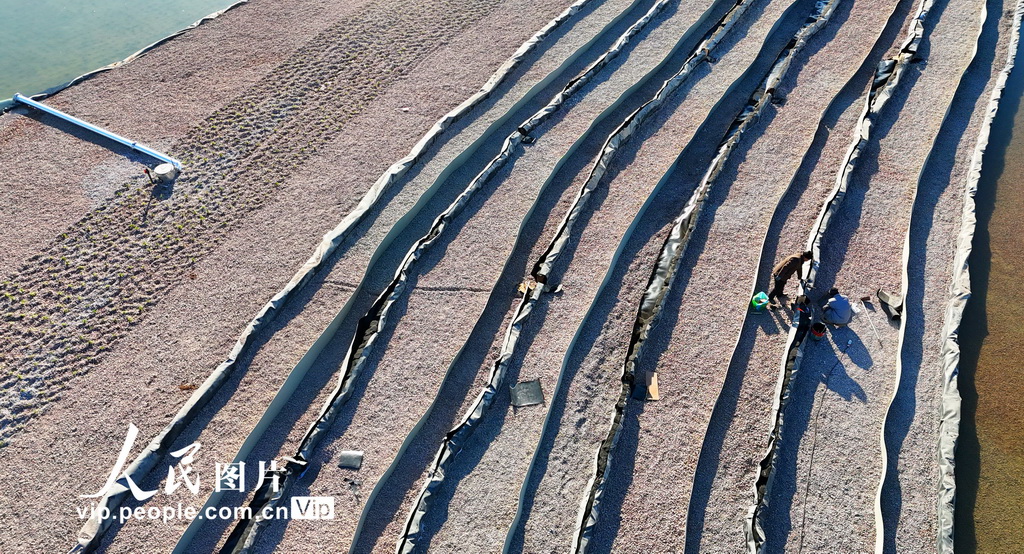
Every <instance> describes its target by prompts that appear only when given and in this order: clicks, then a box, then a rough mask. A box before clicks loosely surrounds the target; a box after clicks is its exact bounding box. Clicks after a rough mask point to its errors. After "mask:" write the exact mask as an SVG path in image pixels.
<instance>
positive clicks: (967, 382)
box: [953, 12, 1024, 553]
mask: <svg viewBox="0 0 1024 554" xmlns="http://www.w3.org/2000/svg"><path fill="white" fill-rule="evenodd" d="M989 13H990V14H991V13H992V12H989ZM1021 54H1022V51H1021V50H1018V52H1017V60H1018V63H1019V60H1020V59H1021ZM1020 69H1021V68H1020V67H1017V68H1015V69H1014V71H1012V72H1011V73H1010V77H1009V79H1008V80H1007V83H1006V89H1005V90H1004V91H1003V97H1002V100H1001V101H1000V104H999V113H998V115H997V117H996V118H995V120H994V121H993V123H992V129H991V134H990V135H989V144H988V148H987V150H986V151H985V156H984V159H983V166H982V172H981V180H980V181H979V183H978V193H977V196H976V197H975V206H976V211H975V216H976V217H977V228H976V229H975V233H974V239H973V241H972V247H973V250H972V251H971V256H970V260H969V263H970V270H971V297H970V300H968V301H967V305H966V307H965V308H964V313H963V320H962V322H961V325H960V336H959V345H960V374H959V388H960V397H961V404H960V410H961V412H960V436H959V438H958V439H957V447H956V510H955V512H954V527H953V539H954V548H955V549H956V551H957V552H964V553H972V552H976V551H977V537H976V535H975V527H974V509H975V505H976V503H977V500H978V486H979V479H980V475H981V444H980V443H979V441H978V427H977V419H976V418H977V411H978V390H977V387H976V385H975V375H976V373H977V371H978V358H979V356H980V354H981V347H982V344H983V343H984V341H985V338H986V337H987V336H988V334H989V332H988V314H987V310H988V306H987V299H988V289H989V279H990V277H991V269H992V248H991V239H990V233H991V232H990V230H989V225H990V223H991V221H992V213H993V211H994V210H995V204H996V192H997V186H998V184H999V179H1000V177H1001V176H1002V175H1003V171H1004V170H1005V168H1006V155H1007V151H1008V149H1009V145H1010V142H1011V140H1012V139H1013V134H1014V123H1015V122H1016V116H1017V115H1018V114H1019V113H1020V107H1021V98H1022V95H1024V72H1022V71H1021V70H1020ZM1018 131H1019V130H1018Z"/></svg>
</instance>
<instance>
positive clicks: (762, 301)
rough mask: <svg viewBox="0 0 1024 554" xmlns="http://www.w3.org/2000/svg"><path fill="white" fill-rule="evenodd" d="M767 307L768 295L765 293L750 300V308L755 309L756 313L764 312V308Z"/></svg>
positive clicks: (760, 293)
mask: <svg viewBox="0 0 1024 554" xmlns="http://www.w3.org/2000/svg"><path fill="white" fill-rule="evenodd" d="M767 305H768V295H767V294H765V293H763V292H759V293H757V294H755V295H754V297H753V298H751V299H750V307H751V308H754V311H755V312H760V311H762V310H764V307H765V306H767Z"/></svg>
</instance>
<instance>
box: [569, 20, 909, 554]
mask: <svg viewBox="0 0 1024 554" xmlns="http://www.w3.org/2000/svg"><path fill="white" fill-rule="evenodd" d="M888 11H891V5H889V6H886V5H885V4H884V3H877V2H876V3H870V2H862V3H859V4H857V5H852V6H849V7H847V8H846V9H845V10H840V11H839V12H838V13H837V14H836V16H835V20H834V21H833V22H831V23H830V24H829V25H828V26H826V28H825V29H823V30H822V31H821V32H820V35H819V36H817V37H815V38H814V39H812V41H811V43H810V44H809V45H808V47H807V50H806V51H805V53H804V54H802V55H800V58H798V59H800V60H801V62H800V63H801V64H802V67H801V66H798V67H799V70H797V68H794V69H793V73H791V77H789V78H787V80H786V82H785V84H784V86H783V89H782V92H783V96H784V97H785V98H786V101H785V104H784V105H782V106H781V107H780V108H775V107H774V106H771V107H769V108H767V111H766V113H765V114H764V115H763V116H762V117H761V121H760V122H759V124H758V125H756V126H755V127H753V128H751V129H749V130H748V131H747V133H748V134H747V136H746V137H745V138H744V142H743V143H742V144H743V146H742V147H741V148H740V150H738V151H737V152H736V153H734V154H733V156H734V157H733V158H732V159H733V160H735V161H733V162H731V163H730V164H729V165H728V166H727V168H726V170H725V172H723V174H722V175H721V176H720V177H719V179H718V181H717V183H716V185H715V189H714V192H713V193H712V195H711V197H710V198H709V205H708V208H707V211H706V212H705V214H704V215H702V219H701V221H700V223H699V225H698V227H697V229H696V230H695V234H694V238H693V239H692V242H691V244H690V246H689V250H688V253H687V255H686V256H684V259H683V261H682V262H681V267H682V268H685V269H682V270H681V271H682V273H681V274H680V276H679V278H678V281H677V282H676V283H675V285H674V287H675V288H674V291H675V293H674V294H673V295H671V296H670V298H669V301H668V302H669V303H668V304H667V305H666V312H665V314H664V316H663V317H662V319H661V321H659V322H658V323H657V324H656V327H655V331H654V332H653V334H652V337H651V338H650V339H649V340H650V343H649V344H648V345H649V347H650V348H651V350H652V351H654V352H658V353H659V355H658V358H657V359H656V360H651V359H650V358H649V357H647V358H648V359H647V360H646V361H642V362H641V363H642V366H641V367H643V366H645V365H649V364H654V367H656V369H657V371H658V372H659V382H660V387H661V391H662V400H661V401H659V402H657V403H649V404H646V405H644V406H643V409H642V411H638V410H639V408H640V406H635V405H634V406H632V407H631V408H633V409H631V411H630V412H629V416H630V419H629V423H628V424H627V425H628V426H629V427H628V428H629V429H636V428H637V426H638V427H639V434H638V435H634V434H627V435H626V436H624V437H623V440H622V442H620V448H621V449H622V451H623V452H624V453H625V454H624V456H625V457H626V458H630V457H635V458H636V459H637V461H638V462H637V463H635V464H633V463H632V462H630V461H623V462H621V463H616V462H613V464H614V465H613V473H612V475H611V476H610V480H611V483H610V486H609V496H611V497H612V498H617V499H618V498H621V499H622V500H621V506H615V507H614V508H612V509H611V511H610V513H609V514H608V516H607V517H606V518H605V519H602V523H601V528H600V529H599V530H598V542H599V544H601V545H602V548H609V547H610V548H614V549H616V550H620V549H625V550H631V549H632V550H635V551H650V550H652V549H657V547H658V545H661V544H665V543H666V541H673V542H675V543H678V544H681V540H680V539H681V538H682V537H683V536H684V533H685V525H686V524H685V522H686V511H687V505H688V499H689V489H690V486H691V484H692V482H693V474H694V469H695V467H696V464H697V457H698V454H699V452H700V445H701V442H702V439H703V436H704V433H705V431H706V429H707V422H708V419H709V418H710V415H711V410H712V407H713V405H714V403H713V399H714V398H715V396H716V395H717V394H718V392H719V391H720V390H721V386H722V382H723V380H724V378H725V372H724V369H725V368H726V367H728V358H729V355H730V354H731V351H732V348H733V346H734V344H735V337H736V334H737V332H738V330H739V327H740V323H741V321H742V318H743V314H744V309H745V306H744V302H740V301H729V300H727V299H733V298H735V299H740V300H742V299H744V298H745V297H746V294H747V291H748V290H749V288H748V287H749V282H747V281H745V280H742V279H732V280H726V281H723V280H722V279H720V271H721V268H722V267H726V266H728V267H729V268H730V271H735V272H736V274H738V275H744V274H753V273H754V271H755V270H756V266H757V257H758V255H759V253H760V249H759V248H758V246H759V245H760V242H761V241H762V240H763V238H764V232H765V229H766V228H767V227H768V224H769V222H770V220H771V217H772V210H771V209H770V207H772V206H773V205H774V204H775V203H777V202H778V201H779V200H781V196H782V194H783V193H784V192H785V189H786V186H787V185H788V184H789V182H790V181H791V180H792V177H793V175H794V174H795V173H796V170H797V168H798V166H799V164H800V161H801V155H802V154H803V152H804V151H805V150H806V149H807V148H808V146H809V144H810V141H811V139H812V138H813V136H814V132H815V128H816V127H817V124H818V118H817V117H808V114H821V113H822V112H823V111H824V109H825V107H826V106H827V105H828V104H829V102H830V101H831V100H832V99H833V97H835V96H836V94H837V93H838V92H839V90H840V89H841V88H842V87H843V86H844V85H845V84H846V82H847V81H848V80H849V79H850V77H852V75H853V74H854V72H856V71H857V70H858V68H859V67H860V66H861V63H862V61H863V60H864V59H865V58H866V56H867V55H868V51H869V50H870V49H871V46H872V43H873V39H874V37H875V36H877V34H878V32H879V31H880V29H881V28H882V26H883V25H884V23H885V19H886V17H887V16H888ZM851 22H856V23H857V24H856V25H853V24H851ZM849 44H857V45H858V46H859V48H850V47H849V46H848V45H849ZM837 60H838V61H837ZM833 64H834V65H835V66H837V67H844V68H846V71H845V72H839V71H821V70H820V68H822V67H832V66H833ZM867 65H868V66H873V62H868V63H867ZM794 85H795V86H794ZM794 136H799V137H806V138H805V139H804V140H803V141H795V140H793V139H792V137H794ZM745 268H746V269H745ZM709 304H717V305H720V309H714V308H713V307H712V306H711V305H709ZM631 309H635V308H631ZM685 314H703V315H702V316H701V317H693V316H692V315H691V316H689V317H687V316H686V315H685ZM763 317H764V320H763V321H762V322H761V323H762V325H763V326H764V328H765V329H769V328H775V329H778V326H779V325H780V323H781V324H782V325H785V323H784V322H777V321H775V320H773V319H770V316H763ZM621 320H625V321H624V322H623V323H624V324H626V325H628V324H630V323H631V321H629V320H628V318H621ZM623 323H620V324H619V325H617V326H616V327H618V326H621V325H623ZM615 330H616V331H617V332H616V333H614V334H613V335H612V336H615V337H618V336H622V335H623V334H627V333H628V329H615ZM776 332H777V331H776ZM601 344H603V343H601ZM621 348H624V345H623V346H622V347H620V350H618V351H614V352H615V354H619V355H612V356H607V353H606V352H605V351H604V349H602V348H599V346H598V345H595V346H594V347H593V349H592V350H591V355H590V356H588V357H587V361H588V362H590V359H591V358H593V357H596V356H598V355H599V356H601V357H605V358H607V365H609V367H607V368H606V371H605V372H603V373H605V374H609V375H613V374H614V367H611V366H613V365H614V364H616V363H618V364H621V361H622V359H623V357H624V354H621V352H622V350H621ZM590 363H593V362H590ZM616 389H617V387H616ZM609 392H611V391H610V390H608V391H606V392H605V394H606V395H607V394H608V393H609ZM578 394H579V396H578V397H577V399H576V404H578V405H579V407H577V409H576V410H573V412H577V413H578V412H584V413H588V412H589V410H587V409H586V404H585V402H586V399H587V398H588V395H586V394H582V391H581V393H578ZM608 405H609V403H608V402H607V401H606V402H605V403H603V404H598V406H599V409H604V410H605V411H607V406H608ZM570 413H572V412H570ZM594 415H595V416H597V418H598V419H601V420H603V418H602V417H601V416H604V417H607V416H606V415H605V414H604V413H600V412H595V413H594ZM601 423H602V425H601V427H603V426H604V425H606V423H605V422H604V421H602V422H601ZM566 426H567V427H568V425H567V424H566ZM563 433H564V434H565V435H566V438H564V439H562V441H567V440H570V437H571V436H572V435H573V433H572V432H571V428H570V429H566V430H565V431H563ZM602 438H603V437H602ZM666 442H667V443H671V444H674V445H677V446H678V448H674V449H673V450H672V451H671V452H666V451H664V448H663V445H664V444H665V443H666ZM556 444H557V443H556ZM591 448H593V447H591ZM567 450H569V449H564V448H558V449H556V452H558V454H555V455H553V456H552V458H554V459H555V460H556V461H557V462H561V463H564V461H563V460H564V455H562V454H561V452H564V451H567ZM640 460H643V462H640ZM586 461H587V462H588V465H587V466H581V465H580V464H579V463H577V464H575V466H574V467H575V468H576V471H577V472H579V473H580V474H581V473H583V471H588V472H590V471H592V469H591V468H590V467H589V465H590V464H592V455H591V457H589V458H588V459H587V460H586ZM552 465H554V466H555V467H560V465H559V463H552V462H549V467H551V466H552ZM549 472H550V473H549V475H550V476H552V477H554V475H553V474H557V472H551V470H549ZM630 473H631V475H630ZM574 477H575V478H576V479H577V480H579V479H580V478H581V475H579V474H577V475H576V476H574ZM583 478H584V479H585V477H583ZM553 481H557V479H553ZM549 486H552V487H553V485H549ZM549 494H550V493H549ZM652 511H654V512H657V513H659V514H662V515H661V517H660V518H658V519H652V518H649V517H644V515H643V514H645V513H651V512H652ZM571 513H572V512H568V513H565V512H564V510H563V514H562V515H563V517H564V515H571ZM668 521H671V522H674V523H673V524H672V525H667V524H666V522H668ZM674 537H678V538H674ZM612 540H614V543H612V544H609V543H610V542H611V541H612Z"/></svg>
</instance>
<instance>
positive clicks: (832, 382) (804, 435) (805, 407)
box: [764, 327, 873, 552]
mask: <svg viewBox="0 0 1024 554" xmlns="http://www.w3.org/2000/svg"><path fill="white" fill-rule="evenodd" d="M829 335H830V337H829V338H828V339H823V340H820V341H816V340H809V341H808V343H807V345H806V346H805V350H804V359H803V361H802V362H801V364H800V368H799V370H798V371H797V372H796V373H795V374H794V376H793V384H792V392H791V395H790V402H789V405H788V406H787V407H786V409H785V419H784V421H785V426H784V427H783V428H782V439H781V441H780V442H779V446H778V458H777V461H776V464H775V467H776V472H777V473H776V475H775V477H774V483H773V485H772V488H771V491H770V493H769V495H768V498H767V499H766V504H767V505H768V506H770V507H771V509H769V510H765V523H764V529H765V533H766V539H765V544H766V545H768V550H767V552H784V551H788V550H792V549H794V548H795V546H793V547H790V546H789V545H787V544H786V541H787V539H789V538H790V537H798V536H799V532H796V533H794V532H792V531H793V527H794V521H793V520H792V517H791V516H792V515H793V514H792V511H793V499H794V498H795V497H796V496H797V494H799V493H798V490H797V489H798V488H802V487H801V485H802V486H806V484H807V482H808V476H807V475H806V473H805V474H802V475H798V474H797V471H798V463H797V462H798V457H799V455H800V451H801V443H802V442H803V441H804V440H805V439H806V440H812V441H813V440H815V438H814V437H815V434H816V433H817V429H811V427H814V426H815V425H816V424H819V425H820V424H821V422H823V421H826V420H827V410H828V403H830V402H836V396H838V397H839V398H840V399H842V400H844V401H847V402H861V403H866V402H867V394H866V393H865V392H864V388H863V387H861V386H860V384H858V383H857V380H856V375H853V376H851V375H850V372H851V371H859V370H867V369H870V368H871V366H872V365H873V362H872V359H871V355H870V354H869V353H868V350H867V348H866V347H865V346H864V343H863V342H862V341H861V340H860V338H859V337H858V336H857V334H856V333H854V332H853V330H851V329H849V328H848V327H832V328H831V329H830V330H829ZM847 341H852V343H851V344H850V345H849V346H848V347H847V346H846V342H847ZM822 383H824V384H825V391H824V392H819V385H820V384H822ZM819 403H822V404H823V405H822V406H821V407H820V408H819V407H818V404H819ZM819 410H820V412H819ZM816 412H818V413H825V417H822V418H820V419H818V420H817V422H815V421H814V419H815V413H816ZM819 444H820V443H819ZM799 469H801V470H802V471H809V470H810V468H807V467H806V466H801V467H800V468H799ZM797 518H800V516H799V514H798V515H797ZM800 523H801V521H800V519H798V520H797V521H796V522H795V524H796V525H797V526H799V525H800Z"/></svg>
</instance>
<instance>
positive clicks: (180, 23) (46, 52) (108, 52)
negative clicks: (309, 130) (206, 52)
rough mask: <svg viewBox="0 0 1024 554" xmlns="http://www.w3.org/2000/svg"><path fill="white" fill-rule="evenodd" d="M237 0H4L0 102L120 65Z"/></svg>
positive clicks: (1, 8) (1, 0) (1, 9)
mask: <svg viewBox="0 0 1024 554" xmlns="http://www.w3.org/2000/svg"><path fill="white" fill-rule="evenodd" d="M233 3H234V0H161V1H156V0H148V1H140V0H88V1H85V0H75V1H69V0H25V1H22V2H15V1H14V0H0V13H2V14H3V15H2V16H0V102H3V101H4V100H6V99H9V98H10V97H12V96H13V95H14V93H15V92H21V93H22V94H26V95H30V94H35V93H39V92H42V91H44V90H47V89H49V88H51V87H54V86H58V85H60V84H62V83H66V82H67V81H70V80H71V79H74V78H75V77H77V76H79V75H81V74H83V73H87V72H89V71H92V70H94V69H97V68H99V67H103V66H105V65H108V64H110V63H113V62H115V61H118V60H122V59H124V58H126V57H128V56H129V55H131V54H132V53H133V52H136V51H137V50H139V49H141V48H143V47H145V46H146V45H148V44H150V43H153V42H155V41H157V40H159V39H161V38H163V37H165V36H167V35H169V34H171V33H174V32H175V31H177V30H179V29H182V28H184V27H187V26H188V25H190V24H192V23H193V22H195V21H196V20H198V19H200V18H202V17H204V16H206V15H208V14H210V13H213V12H215V11H218V10H222V9H224V8H226V7H228V6H229V5H231V4H233Z"/></svg>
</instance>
